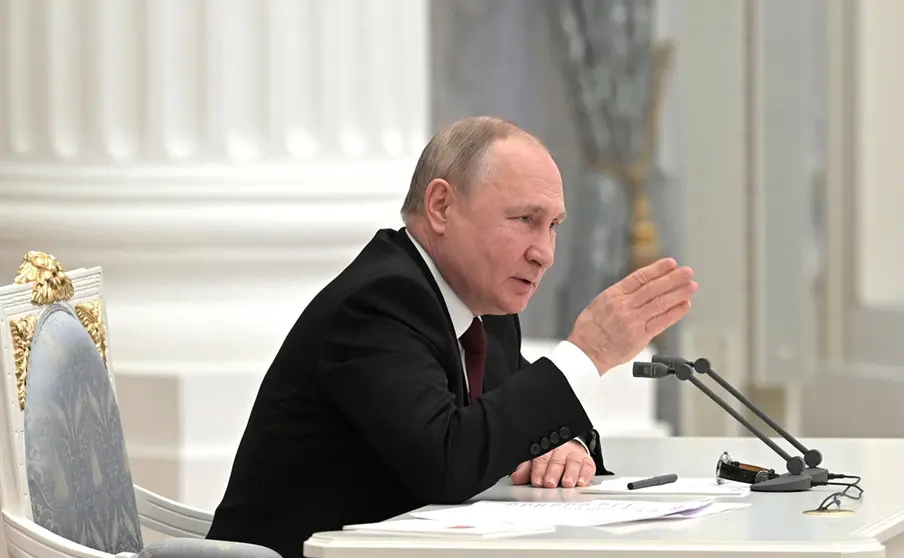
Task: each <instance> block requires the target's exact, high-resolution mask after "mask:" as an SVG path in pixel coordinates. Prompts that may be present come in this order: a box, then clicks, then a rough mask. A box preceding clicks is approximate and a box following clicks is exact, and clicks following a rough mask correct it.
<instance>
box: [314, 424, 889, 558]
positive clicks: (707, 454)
mask: <svg viewBox="0 0 904 558" xmlns="http://www.w3.org/2000/svg"><path fill="white" fill-rule="evenodd" d="M777 441H778V442H779V444H780V445H781V446H782V447H784V448H786V450H788V451H789V453H791V454H792V455H795V454H796V453H795V452H794V451H793V448H791V447H790V445H789V444H787V443H784V442H783V441H781V440H777ZM803 442H804V444H805V445H808V447H809V446H810V445H812V447H815V448H816V449H819V450H820V451H821V452H822V454H823V457H824V461H823V466H825V467H826V468H827V469H829V471H830V472H832V473H842V474H854V475H860V476H862V477H863V480H862V481H861V483H860V486H862V487H863V488H864V491H865V492H864V494H863V498H862V499H861V500H859V501H852V500H849V499H847V498H844V499H843V501H844V503H843V505H844V507H845V508H849V509H852V510H854V511H855V513H854V514H853V515H849V516H846V517H813V516H808V515H804V513H803V512H804V510H808V509H813V508H815V507H817V506H818V505H819V503H820V502H821V501H822V500H823V498H825V496H827V495H828V494H829V493H831V492H834V491H836V490H841V489H842V487H832V486H823V487H818V488H814V489H813V490H811V491H808V492H799V493H790V494H766V493H751V494H750V495H749V496H747V497H745V498H743V499H738V498H731V499H730V500H729V501H743V502H748V503H751V504H753V505H752V506H749V507H747V508H743V509H740V510H734V511H730V512H727V513H722V514H718V515H713V516H709V517H704V518H698V519H694V520H691V521H693V523H690V524H686V525H683V526H681V528H675V527H672V528H651V529H646V530H642V531H637V532H634V533H630V534H620V535H615V534H612V533H609V532H607V531H606V530H604V529H601V528H576V527H570V528H569V527H559V528H558V529H557V530H556V532H554V533H548V534H537V535H531V536H525V537H517V538H506V539H496V540H485V539H449V538H442V539H440V538H425V537H406V536H402V535H363V534H359V533H354V532H329V533H318V534H315V535H314V536H313V537H311V538H310V539H309V540H308V542H307V543H306V544H305V556H309V557H311V558H358V557H362V558H363V557H367V558H383V557H386V558H388V557H405V558H413V557H417V558H446V557H449V556H469V557H480V558H529V557H534V556H556V557H562V556H569V557H572V556H580V557H585V556H594V557H596V556H631V557H632V558H637V557H638V556H644V557H646V556H666V555H667V556H672V557H673V556H682V557H692V556H700V555H701V554H708V555H718V556H744V557H746V558H754V557H761V556H762V557H770V558H775V557H779V556H781V557H785V556H794V557H795V558H801V557H808V558H809V557H829V556H833V557H837V556H850V555H857V556H858V557H869V558H879V557H883V556H888V557H895V556H901V557H904V536H902V532H904V481H902V478H904V440H897V439H879V440H875V439H869V440H867V439H822V440H803ZM603 448H604V452H605V456H606V464H607V466H608V467H609V468H610V469H611V470H613V471H614V472H615V473H616V474H620V475H624V476H635V475H637V476H641V475H642V476H648V475H649V476H652V475H658V474H664V473H677V474H678V475H683V476H696V477H699V476H709V475H713V474H714V472H715V464H716V460H717V458H718V457H719V455H721V453H722V452H723V451H725V450H727V451H729V452H730V453H731V455H732V458H734V459H736V460H739V461H743V462H747V463H752V464H756V465H762V466H767V467H774V468H775V469H776V470H777V471H779V472H784V466H783V463H782V461H781V459H780V458H779V457H778V456H777V455H775V454H774V453H772V451H771V450H770V449H769V448H768V447H766V446H765V445H764V444H763V443H762V442H760V441H759V440H757V439H755V438H634V439H607V440H604V446H603ZM839 482H842V481H839ZM602 497H606V496H601V495H592V494H583V493H581V492H580V489H570V490H567V489H542V488H541V489H534V488H530V487H522V486H517V487H516V486H512V484H511V483H510V482H509V481H508V479H504V480H503V481H501V482H500V483H499V484H497V485H496V486H495V487H493V488H491V489H490V490H488V491H486V492H484V493H482V494H480V495H479V496H478V497H477V498H475V500H480V499H493V500H529V501H555V500H565V501H574V500H581V499H588V498H602ZM618 497H622V496H618ZM644 498H646V499H652V498H651V496H649V495H648V496H644ZM666 498H667V497H666ZM672 498H673V499H674V497H672ZM660 499H665V498H660ZM432 508H434V506H431V507H430V508H427V509H432Z"/></svg>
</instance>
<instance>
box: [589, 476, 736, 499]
mask: <svg viewBox="0 0 904 558" xmlns="http://www.w3.org/2000/svg"><path fill="white" fill-rule="evenodd" d="M643 478H644V477H618V478H615V479H605V480H603V481H602V482H599V483H597V484H592V485H590V486H588V487H585V488H582V489H580V490H581V492H585V493H592V494H622V495H634V496H643V495H646V494H659V495H664V494H670V495H686V496H747V495H748V494H750V485H749V484H744V483H742V482H734V481H725V482H724V483H723V484H719V483H717V482H716V479H715V478H713V477H709V478H695V477H679V478H678V480H677V481H675V482H673V483H669V484H663V485H661V486H650V487H647V488H638V489H637V490H628V483H629V482H634V481H638V480H641V479H643Z"/></svg>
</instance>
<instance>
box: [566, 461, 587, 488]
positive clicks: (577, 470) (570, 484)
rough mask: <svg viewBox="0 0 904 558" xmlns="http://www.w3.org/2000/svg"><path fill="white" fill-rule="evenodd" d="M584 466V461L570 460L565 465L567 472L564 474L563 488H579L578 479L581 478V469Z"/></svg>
mask: <svg viewBox="0 0 904 558" xmlns="http://www.w3.org/2000/svg"><path fill="white" fill-rule="evenodd" d="M583 465H584V459H577V458H574V459H570V460H569V461H568V463H566V464H565V472H564V473H562V488H574V487H575V486H577V482H578V479H579V478H581V467H583Z"/></svg>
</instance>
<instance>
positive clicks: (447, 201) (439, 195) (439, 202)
mask: <svg viewBox="0 0 904 558" xmlns="http://www.w3.org/2000/svg"><path fill="white" fill-rule="evenodd" d="M454 202H455V191H454V190H453V189H452V185H451V184H449V183H448V182H446V181H445V180H443V179H442V178H434V179H433V180H431V181H430V184H427V189H426V190H425V191H424V216H425V217H426V218H427V223H429V224H430V227H431V228H432V229H433V230H434V231H435V232H436V233H438V234H443V232H445V230H446V223H447V222H448V220H449V208H450V207H452V204H453V203H454Z"/></svg>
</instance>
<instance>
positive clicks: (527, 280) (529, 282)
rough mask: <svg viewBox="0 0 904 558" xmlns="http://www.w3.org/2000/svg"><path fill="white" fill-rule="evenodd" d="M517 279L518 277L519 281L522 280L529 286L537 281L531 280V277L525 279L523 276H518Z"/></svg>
mask: <svg viewBox="0 0 904 558" xmlns="http://www.w3.org/2000/svg"><path fill="white" fill-rule="evenodd" d="M515 279H517V280H518V281H521V282H522V283H524V284H525V285H529V286H533V285H534V284H535V283H536V282H535V281H531V280H530V279H525V278H523V277H516V278H515Z"/></svg>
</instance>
